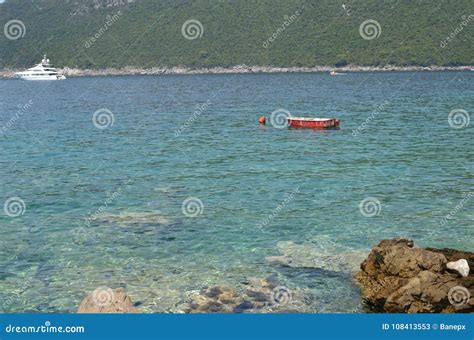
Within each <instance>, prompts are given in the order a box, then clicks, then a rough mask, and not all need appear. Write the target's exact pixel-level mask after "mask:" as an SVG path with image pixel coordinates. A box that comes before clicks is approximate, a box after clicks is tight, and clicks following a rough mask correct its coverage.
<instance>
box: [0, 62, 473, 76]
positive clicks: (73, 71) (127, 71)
mask: <svg viewBox="0 0 474 340" xmlns="http://www.w3.org/2000/svg"><path fill="white" fill-rule="evenodd" d="M58 70H60V71H61V73H62V74H64V75H65V76H67V77H94V76H126V75H180V74H182V75H186V74H240V73H318V72H330V71H332V70H335V71H336V72H339V73H345V72H436V71H438V72H439V71H469V70H474V66H426V67H425V66H394V65H385V66H381V67H377V66H358V65H347V66H343V67H336V68H335V67H331V66H315V67H271V66H247V65H237V66H233V67H213V68H186V67H163V68H160V67H154V68H149V69H143V68H137V67H133V66H127V67H124V68H106V69H98V70H95V69H78V68H69V67H65V68H59V69H58ZM19 71H22V70H19V69H18V70H14V69H2V70H0V78H13V77H14V74H15V72H19Z"/></svg>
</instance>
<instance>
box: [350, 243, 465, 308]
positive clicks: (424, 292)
mask: <svg viewBox="0 0 474 340" xmlns="http://www.w3.org/2000/svg"><path fill="white" fill-rule="evenodd" d="M459 253H462V254H463V255H467V256H468V257H469V258H470V259H474V253H468V252H458V251H456V250H453V249H448V250H446V249H445V250H442V249H432V248H430V249H429V250H428V249H423V248H418V247H415V246H414V244H413V241H411V240H407V239H392V240H383V241H381V242H380V243H379V244H378V245H377V246H375V247H374V248H373V249H372V251H371V253H370V254H369V256H368V257H367V259H366V260H364V262H363V263H362V264H361V267H360V269H361V270H360V271H359V272H358V273H357V274H356V278H357V280H358V281H359V283H360V284H361V288H362V297H363V299H364V300H365V302H366V303H367V305H368V306H369V307H371V308H373V309H375V310H376V311H385V312H391V313H404V312H407V313H433V312H436V313H438V312H442V313H453V312H474V300H473V299H472V298H471V297H472V296H473V292H474V277H473V275H468V276H466V277H461V278H460V277H458V275H456V274H452V273H450V272H449V271H447V264H448V259H447V257H448V258H449V259H452V258H456V257H457V256H459V255H460V254H459ZM445 254H446V255H445ZM466 262H468V261H466Z"/></svg>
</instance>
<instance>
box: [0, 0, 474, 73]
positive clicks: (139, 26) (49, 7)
mask: <svg viewBox="0 0 474 340" xmlns="http://www.w3.org/2000/svg"><path fill="white" fill-rule="evenodd" d="M343 4H344V7H345V9H344V8H343ZM369 19H371V20H375V21H376V22H377V23H378V24H379V25H380V30H378V28H377V26H376V25H375V26H373V27H372V28H375V30H376V31H375V35H374V39H371V40H366V39H363V38H362V37H361V34H360V32H359V28H360V25H361V24H362V23H363V22H364V21H366V20H369ZM11 20H19V21H21V24H22V25H24V30H23V27H21V24H19V25H20V26H17V27H16V28H19V29H20V36H21V35H23V33H24V36H22V37H20V38H18V39H15V40H13V39H8V38H7V34H5V32H6V31H7V28H11V27H9V26H8V25H10V26H11V25H12V22H11ZM188 20H197V21H199V23H200V24H201V25H202V31H200V27H199V25H197V26H195V28H197V30H198V31H197V32H194V33H197V36H196V38H195V39H186V38H185V37H184V36H183V33H182V27H183V24H184V23H185V22H186V21H188ZM285 21H286V23H285ZM9 22H10V24H8V23H9ZM0 24H1V25H2V27H3V28H4V30H3V31H4V32H3V33H4V34H0V68H6V67H9V68H19V67H24V66H29V65H31V64H33V63H36V62H38V61H39V59H40V58H41V55H42V54H44V53H47V54H48V55H49V56H50V57H51V58H52V60H53V62H54V63H55V65H57V66H60V67H65V66H68V67H79V68H105V67H123V66H138V67H145V68H149V67H160V66H168V67H169V66H187V67H212V66H224V67H226V66H234V65H241V64H246V65H259V66H278V67H283V66H286V67H289V66H317V65H328V66H331V65H336V66H342V65H346V64H357V65H378V66H381V65H385V64H392V65H398V66H405V65H421V66H425V65H439V66H456V65H473V64H474V43H473V42H474V1H472V0H451V1H443V0H431V1H427V0H425V1H422V0H361V1H348V0H326V1H320V0H29V1H25V0H6V1H5V2H4V3H2V4H0ZM13 28H15V27H13ZM368 29H370V27H368ZM0 33H2V32H0ZM189 33H190V34H192V33H193V31H192V27H191V28H190V32H189ZM201 33H202V36H201ZM367 33H368V34H370V30H369V31H367ZM372 33H374V32H372ZM14 34H18V32H13V33H12V32H10V33H9V35H10V38H11V36H12V35H13V37H14V38H16V37H17V36H15V35H14ZM450 35H454V37H453V38H451V40H449V41H446V38H447V37H448V36H450ZM272 36H273V37H274V38H272V39H271V40H273V41H270V40H269V39H270V38H271V37H272ZM443 42H444V43H443ZM444 45H445V46H444Z"/></svg>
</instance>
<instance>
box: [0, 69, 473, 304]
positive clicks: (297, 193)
mask: <svg viewBox="0 0 474 340" xmlns="http://www.w3.org/2000/svg"><path fill="white" fill-rule="evenodd" d="M0 93H1V94H0V97H1V101H0V134H1V136H0V143H1V154H0V162H1V176H0V188H1V195H0V197H1V200H2V202H1V203H2V204H4V209H3V210H0V311H1V312H25V311H28V312H73V311H75V310H76V308H77V306H78V305H79V302H80V301H81V299H82V298H83V297H84V296H85V295H86V294H87V293H89V292H91V291H92V290H94V289H95V288H97V287H99V286H108V287H124V288H125V290H126V291H127V293H129V294H130V295H131V296H132V299H133V300H134V301H136V302H139V303H140V304H141V305H140V308H142V310H144V311H147V312H168V311H172V312H178V311H180V307H179V306H180V304H181V303H182V302H183V301H185V300H186V298H187V297H188V296H189V294H191V293H192V292H193V291H196V290H199V289H201V288H202V287H204V286H206V285H213V284H225V285H230V286H233V287H236V288H238V289H239V287H240V283H241V282H242V281H243V280H246V279H248V278H268V277H270V278H272V280H275V281H276V282H278V283H279V284H281V285H284V286H287V287H289V288H290V289H291V290H292V291H294V292H296V293H295V296H297V295H298V294H299V293H301V294H303V295H304V296H305V299H304V304H298V307H297V309H299V310H300V311H301V312H352V311H361V308H360V307H358V304H359V303H360V295H359V291H358V288H357V285H356V284H354V282H353V281H352V279H351V273H350V271H345V270H342V271H339V270H337V269H338V265H339V263H340V262H341V261H345V260H347V261H350V260H351V259H350V257H351V256H346V257H345V256H344V254H345V252H346V251H351V252H354V253H361V254H365V253H366V252H367V251H368V249H369V248H370V247H371V246H372V245H374V244H376V243H377V242H378V241H379V240H381V239H383V238H388V237H394V236H406V237H410V238H413V239H414V240H415V242H416V243H417V244H418V245H421V246H436V247H454V248H459V249H466V250H472V249H473V248H474V228H473V217H474V215H473V209H472V208H473V201H474V197H472V191H473V184H474V181H473V179H474V176H473V163H474V157H473V146H474V142H473V129H472V126H473V123H474V122H471V124H470V125H467V124H466V120H465V118H470V117H469V113H471V116H472V112H474V110H473V109H474V107H473V105H474V72H462V73H458V72H444V73H360V74H348V75H344V76H339V77H330V76H329V75H327V74H272V75H192V76H161V77H152V76H143V77H140V76H136V77H96V78H70V79H68V80H66V81H57V82H24V81H19V80H0ZM101 109H102V111H99V112H98V113H97V114H96V118H97V117H101V119H97V120H96V121H95V123H96V124H94V121H93V114H94V112H96V111H98V110H101ZM278 109H285V110H288V111H289V112H290V113H291V114H292V115H294V116H300V115H303V116H323V117H324V116H337V117H339V118H341V120H342V125H341V128H340V129H338V130H327V131H312V130H294V129H287V128H283V129H279V128H275V127H273V126H272V125H271V124H270V123H268V124H267V125H266V126H259V125H258V123H257V120H258V117H259V116H262V115H266V116H267V118H270V114H271V112H272V111H275V110H278ZM456 109H462V110H466V112H467V115H466V114H465V113H463V112H462V111H461V112H460V111H456V112H455V113H454V114H455V116H456V119H455V120H454V121H451V125H454V126H455V127H458V128H454V127H452V126H451V125H450V123H449V121H448V115H449V113H450V112H451V111H453V110H456ZM106 110H108V111H106ZM104 118H109V120H107V119H104ZM463 118H464V121H463V120H462V119H463ZM103 119H104V120H103ZM112 121H113V124H112ZM364 122H365V124H364V125H361V124H362V123H364ZM101 124H102V125H101ZM96 125H97V126H99V127H100V128H98V127H97V126H96ZM466 125H467V126H466ZM103 127H105V128H103ZM358 127H360V129H359V130H358V131H359V133H356V132H353V131H354V130H355V129H357V128H358ZM459 127H460V128H459ZM101 128H103V129H101ZM189 198H191V201H190V202H191V203H190V205H189V206H186V207H187V208H184V210H183V202H189ZM364 200H365V201H364ZM23 202H24V204H23ZM361 202H368V205H367V206H366V208H363V209H362V213H361V209H360V206H359V205H360V204H361ZM364 209H365V210H364ZM16 215H18V216H16ZM192 215H196V216H192ZM372 215H373V216H372ZM447 215H448V216H449V218H446V216H447ZM282 242H283V243H282ZM288 248H289V249H290V250H289V251H292V250H295V249H297V250H300V251H299V252H298V256H302V257H304V256H305V253H307V252H310V253H311V254H312V255H311V254H310V255H311V256H313V257H314V252H316V253H318V252H321V254H322V255H325V256H321V258H320V262H321V263H323V265H322V267H324V270H323V269H320V268H285V267H281V266H278V265H275V264H269V263H268V262H267V261H265V257H266V256H274V255H280V252H279V249H288ZM313 250H314V252H313ZM311 256H310V257H311ZM316 258H317V259H318V261H319V257H317V256H316ZM331 258H334V259H337V261H334V263H333V261H332V260H331ZM318 261H317V262H318ZM335 262H337V263H335ZM318 263H319V262H318ZM318 266H319V264H318V265H315V267H318ZM333 267H337V268H333ZM328 268H329V269H328ZM333 269H334V270H333Z"/></svg>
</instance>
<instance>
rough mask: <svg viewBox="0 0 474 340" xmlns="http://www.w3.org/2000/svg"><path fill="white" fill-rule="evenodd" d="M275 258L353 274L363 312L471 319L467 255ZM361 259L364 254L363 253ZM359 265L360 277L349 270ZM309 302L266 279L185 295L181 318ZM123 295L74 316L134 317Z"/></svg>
mask: <svg viewBox="0 0 474 340" xmlns="http://www.w3.org/2000/svg"><path fill="white" fill-rule="evenodd" d="M278 248H279V251H280V253H281V255H278V256H270V257H267V258H266V261H267V263H268V264H269V265H278V266H283V267H287V268H290V269H291V268H292V269H294V270H297V268H300V269H301V268H305V269H309V270H321V269H322V270H324V271H328V272H333V273H337V272H348V271H349V272H352V273H353V274H352V275H350V276H348V277H353V278H354V279H355V280H356V281H357V282H358V284H359V285H360V288H361V299H362V303H363V306H364V309H365V310H366V311H367V312H377V313H474V253H472V252H468V251H460V250H455V249H447V248H445V249H436V248H419V247H415V246H414V243H413V241H412V240H408V239H401V238H395V239H391V240H382V241H381V242H380V243H379V244H378V245H376V246H374V247H373V248H372V250H371V252H370V253H369V254H368V256H364V258H365V260H363V261H362V259H361V257H360V253H359V252H348V254H346V255H348V256H346V255H343V254H341V256H340V257H337V256H336V257H334V256H332V258H330V259H328V258H326V257H328V256H329V255H328V254H326V253H324V252H321V251H320V249H317V248H313V247H312V246H310V245H299V244H295V243H293V242H283V243H281V244H279V247H278ZM365 254H367V253H365ZM344 259H354V261H355V260H356V259H359V260H358V261H357V262H358V263H360V261H362V263H361V264H360V270H359V271H358V272H357V273H355V272H356V271H357V266H356V267H354V266H353V263H352V262H354V261H352V260H351V261H348V260H344ZM311 301H312V299H311V297H309V296H307V295H306V292H305V291H304V289H293V290H290V289H288V288H287V287H285V286H282V285H281V283H279V282H277V281H274V280H272V279H269V278H266V279H255V278H252V279H245V280H243V281H242V282H241V284H240V286H239V287H231V286H226V285H216V286H210V287H204V288H202V289H201V290H198V291H192V292H191V293H190V294H189V295H188V297H187V298H186V299H185V300H183V301H182V303H180V305H179V306H177V307H179V311H180V313H299V312H300V311H301V310H302V308H304V306H305V305H306V304H307V303H311ZM140 304H141V303H135V304H134V303H133V302H132V299H131V298H130V297H129V296H128V295H127V294H126V293H125V292H124V290H123V289H122V288H116V289H110V288H107V287H101V288H97V289H96V290H95V291H93V292H92V293H91V294H89V295H88V296H87V297H86V298H85V299H84V300H83V301H82V302H81V304H80V306H79V309H78V311H77V312H78V313H140V312H141V311H140V310H139V308H137V307H138V306H139V305H140Z"/></svg>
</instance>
